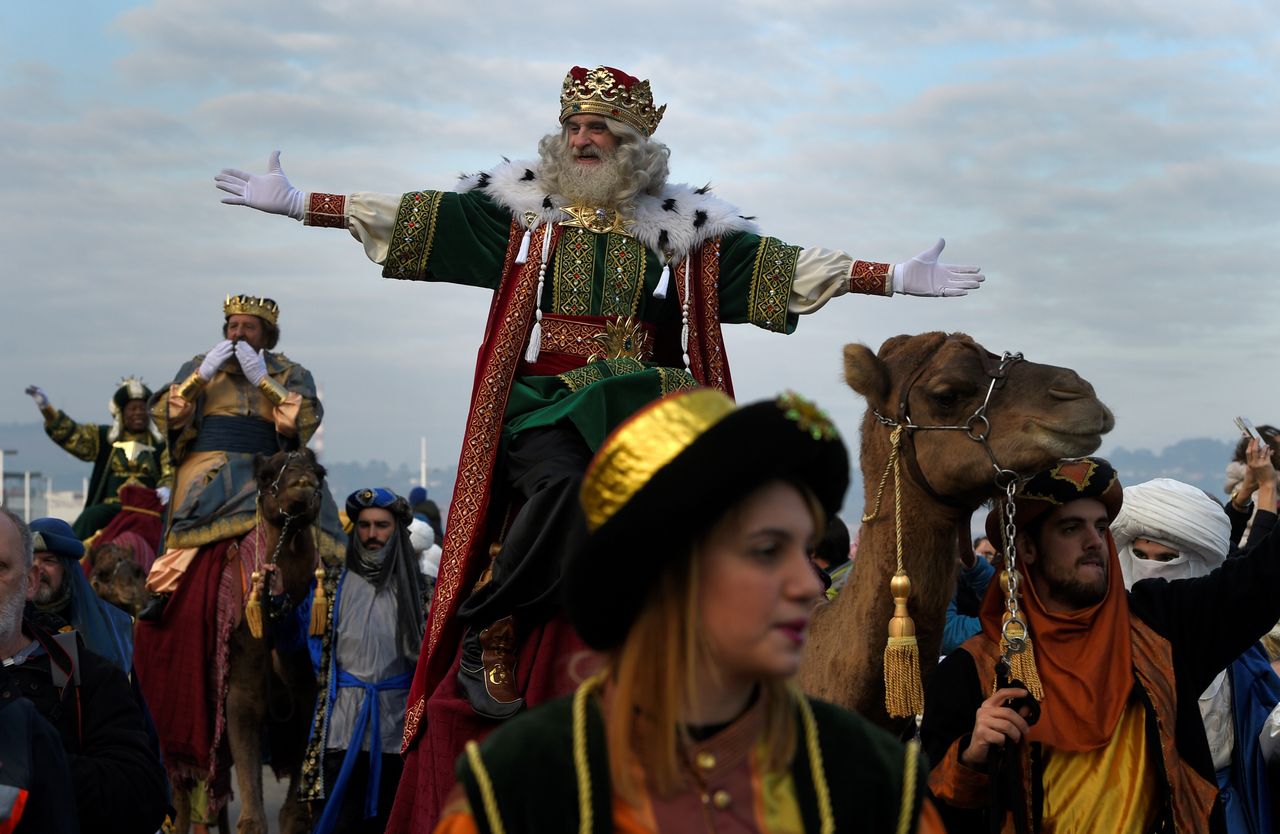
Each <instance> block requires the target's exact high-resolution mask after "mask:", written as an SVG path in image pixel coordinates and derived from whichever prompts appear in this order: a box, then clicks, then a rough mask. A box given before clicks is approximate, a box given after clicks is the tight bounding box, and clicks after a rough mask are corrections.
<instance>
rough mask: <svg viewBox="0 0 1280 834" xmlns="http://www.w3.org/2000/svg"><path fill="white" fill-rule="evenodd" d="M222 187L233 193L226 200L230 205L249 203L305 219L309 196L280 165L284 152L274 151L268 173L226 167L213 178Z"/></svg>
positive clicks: (270, 211) (250, 205) (268, 162)
mask: <svg viewBox="0 0 1280 834" xmlns="http://www.w3.org/2000/svg"><path fill="white" fill-rule="evenodd" d="M213 181H214V182H215V183H217V186H218V188H219V190H222V191H225V192H227V193H228V194H230V195H231V196H230V197H223V198H222V202H224V203H226V204H227V205H230V206H248V207H249V208H256V209H257V210H258V211H265V212H267V213H268V214H283V215H285V216H287V217H292V218H293V219H294V220H301V219H302V217H303V213H304V207H305V205H306V201H307V195H306V194H305V193H303V192H302V191H299V190H298V189H296V188H294V187H293V185H292V184H291V183H290V182H289V178H288V177H286V176H285V175H284V171H283V170H281V168H280V151H272V152H271V157H270V158H269V159H268V160H267V173H265V174H250V173H249V172H247V171H241V170H240V169H239V168H223V169H222V172H221V173H219V174H218V175H217V176H216V177H214V178H213Z"/></svg>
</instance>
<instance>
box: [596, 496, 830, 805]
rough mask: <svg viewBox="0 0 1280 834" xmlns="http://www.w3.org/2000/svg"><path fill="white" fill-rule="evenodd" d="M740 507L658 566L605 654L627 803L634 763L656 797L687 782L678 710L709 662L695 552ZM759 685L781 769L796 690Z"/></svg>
mask: <svg viewBox="0 0 1280 834" xmlns="http://www.w3.org/2000/svg"><path fill="white" fill-rule="evenodd" d="M788 483H792V482H788ZM792 485H793V486H795V487H796V489H797V490H799V492H800V493H801V495H803V496H804V498H805V503H806V504H807V505H808V506H809V510H810V512H811V513H813V517H814V522H815V526H816V527H819V528H820V527H822V526H823V522H824V521H825V516H826V514H825V512H824V511H823V509H822V505H821V503H819V501H818V500H817V498H816V497H815V496H814V494H813V492H812V491H811V490H810V489H809V488H808V487H806V486H804V485H803V484H796V483H792ZM740 506H741V502H738V503H737V504H736V505H735V506H734V507H732V508H730V509H729V510H728V511H726V512H725V513H724V514H722V515H721V516H720V518H719V519H717V520H716V522H715V523H714V524H712V525H711V526H710V527H709V528H708V529H707V530H706V531H704V532H703V534H702V535H701V536H699V537H698V538H697V539H696V540H695V541H694V542H693V544H692V545H690V546H689V555H688V556H687V557H686V558H683V559H676V560H674V561H673V563H672V564H671V565H670V566H669V567H668V568H667V570H665V571H664V572H663V573H662V575H661V577H660V578H659V579H658V581H657V582H656V583H655V584H654V587H653V588H652V589H651V590H650V592H649V597H648V599H647V601H646V602H645V605H644V607H643V608H642V609H641V611H640V615H639V616H638V617H637V618H636V621H635V622H634V623H633V624H632V625H631V629H630V630H629V631H628V632H627V638H626V640H624V641H623V643H622V645H621V646H619V647H618V648H617V649H615V650H613V651H612V652H610V653H609V656H608V657H607V659H606V661H605V674H606V675H607V676H608V678H609V680H610V697H609V698H608V699H606V701H605V737H606V739H607V744H608V750H609V775H610V777H611V779H612V782H613V790H614V791H615V792H617V793H618V794H619V795H620V796H622V797H623V799H625V800H626V801H628V802H631V803H632V804H639V802H640V794H641V785H640V784H638V783H637V781H636V776H637V766H638V770H639V772H640V773H642V774H643V778H644V781H645V783H646V785H647V787H648V788H649V789H650V790H651V791H653V792H655V793H656V794H657V795H659V796H669V795H671V794H672V793H675V792H676V791H678V790H680V789H681V788H682V787H683V786H684V785H685V784H686V782H687V778H686V776H685V775H684V774H685V773H686V771H687V767H685V766H683V765H684V762H683V750H684V749H685V748H686V747H687V746H688V745H689V744H690V742H691V739H690V737H689V732H688V729H687V727H686V725H685V724H684V722H683V721H682V720H681V716H682V715H684V714H685V713H686V711H687V710H688V709H689V708H690V707H696V705H697V704H698V702H699V699H700V697H701V693H699V692H698V691H697V689H696V684H695V681H696V680H697V676H696V671H697V669H698V667H699V666H701V665H703V664H707V663H709V662H710V660H709V649H708V646H707V644H706V641H705V639H703V637H702V635H703V631H702V629H700V628H698V625H699V614H700V612H699V607H698V588H699V585H700V583H701V573H702V564H703V560H702V559H700V558H699V551H700V550H701V548H702V547H703V545H704V542H705V541H706V539H707V538H708V537H709V535H710V532H711V531H712V530H714V529H715V528H716V527H718V526H720V525H722V524H737V523H738V518H737V515H738V512H739V510H738V507H740ZM817 535H819V536H820V535H821V531H820V530H819V531H818V533H817ZM760 687H761V692H760V694H759V696H758V697H761V698H763V699H764V701H765V705H766V706H765V709H766V715H765V727H764V740H765V745H764V750H765V751H766V752H765V761H764V762H763V765H764V767H765V770H766V771H767V772H769V773H779V772H782V771H784V770H786V769H787V768H788V767H789V766H790V765H791V760H792V759H793V758H794V756H795V752H796V726H795V716H794V710H795V704H794V702H793V700H792V698H793V697H794V696H793V695H792V694H791V689H790V687H789V686H788V684H787V682H786V681H785V680H782V679H777V678H768V679H765V680H762V681H761V682H760Z"/></svg>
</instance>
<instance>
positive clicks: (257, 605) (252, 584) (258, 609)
mask: <svg viewBox="0 0 1280 834" xmlns="http://www.w3.org/2000/svg"><path fill="white" fill-rule="evenodd" d="M242 575H243V574H242ZM262 576H263V574H262V571H257V570H255V571H254V572H253V576H252V577H251V578H250V580H249V588H250V590H249V601H248V602H246V603H245V605H244V619H245V622H246V623H248V624H249V633H250V634H251V635H253V638H254V639H255V640H260V639H262V592H261V590H260V589H261V587H262Z"/></svg>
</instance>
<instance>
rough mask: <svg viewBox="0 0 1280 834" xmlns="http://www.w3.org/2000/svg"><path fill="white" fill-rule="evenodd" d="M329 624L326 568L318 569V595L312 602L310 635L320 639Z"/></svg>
mask: <svg viewBox="0 0 1280 834" xmlns="http://www.w3.org/2000/svg"><path fill="white" fill-rule="evenodd" d="M328 622H329V596H328V594H326V593H325V591H324V568H316V595H315V597H314V598H313V599H312V600H311V628H310V629H309V630H308V632H307V633H308V634H310V635H311V636H312V637H319V636H320V635H322V634H324V630H325V626H326V625H327V624H328Z"/></svg>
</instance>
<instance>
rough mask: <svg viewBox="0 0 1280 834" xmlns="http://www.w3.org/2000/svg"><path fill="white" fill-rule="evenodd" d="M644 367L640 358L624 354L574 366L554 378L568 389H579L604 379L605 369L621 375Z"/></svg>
mask: <svg viewBox="0 0 1280 834" xmlns="http://www.w3.org/2000/svg"><path fill="white" fill-rule="evenodd" d="M644 369H645V366H644V363H643V362H641V361H640V360H638V359H632V358H631V357H629V356H624V357H622V358H619V359H602V360H600V361H598V362H592V363H591V364H590V365H583V366H582V367H581V368H574V369H573V370H572V371H566V372H564V373H562V374H558V375H557V377H556V378H557V379H559V380H560V381H561V382H563V383H564V384H565V387H567V388H568V389H569V390H570V391H581V390H582V389H583V388H586V387H587V386H588V385H590V384H592V383H593V382H599V381H600V380H602V379H604V378H605V370H608V371H609V375H610V376H622V375H624V374H634V373H637V372H639V371H643V370H644Z"/></svg>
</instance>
